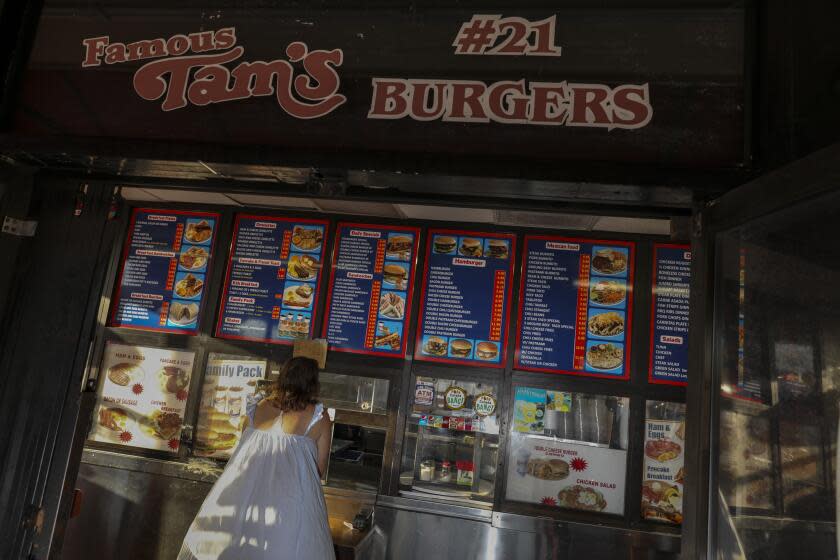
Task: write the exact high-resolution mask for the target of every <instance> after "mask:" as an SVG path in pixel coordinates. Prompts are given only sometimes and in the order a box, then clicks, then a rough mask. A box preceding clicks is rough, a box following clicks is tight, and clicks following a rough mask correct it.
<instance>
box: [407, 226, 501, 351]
mask: <svg viewBox="0 0 840 560" xmlns="http://www.w3.org/2000/svg"><path fill="white" fill-rule="evenodd" d="M438 236H446V237H453V238H455V239H456V245H455V249H454V250H453V251H451V252H450V253H448V254H441V253H436V252H435V250H434V241H435V238H436V237H438ZM465 238H472V239H479V240H481V242H482V253H483V254H482V256H480V257H466V256H464V255H462V254H460V253H459V248H460V247H461V244H462V242H463V240H464V239H465ZM490 239H494V238H490V237H483V236H482V234H481V233H469V232H464V233H451V232H447V231H441V230H431V231H430V232H429V240H428V244H429V252H428V255H429V256H428V259H427V262H426V267H427V275H428V276H427V279H426V287H425V290H424V293H423V316H422V317H421V321H420V327H419V329H418V340H417V348H416V356H417V359H420V360H443V361H455V362H465V363H473V364H474V365H491V366H494V367H499V366H500V364H501V360H502V357H503V355H504V350H505V341H506V339H507V323H508V320H507V309H508V299H509V298H510V287H511V282H512V281H513V274H512V270H511V268H512V266H511V263H512V261H513V258H514V254H513V253H514V239H513V236H510V237H505V238H503V240H504V241H505V242H506V243H507V255H506V256H505V257H504V258H496V257H488V256H486V255H487V253H488V252H489V251H488V242H489V241H490ZM457 259H474V260H476V261H483V262H484V263H485V266H484V267H473V266H463V265H458V264H455V263H456V262H457ZM497 271H504V273H505V284H504V287H503V290H502V295H501V298H502V299H501V305H502V308H501V309H502V314H501V317H500V321H501V323H500V325H499V327H500V336H499V338H498V340H493V339H492V338H493V337H491V321H492V311H493V300H494V297H496V296H497V295H498V294H497V293H495V292H494V288H495V278H496V272H497ZM432 336H435V337H439V338H443V339H444V340H446V342H447V344H449V343H450V342H451V341H452V340H455V339H459V338H463V339H466V340H469V341H470V343H471V344H472V349H471V351H470V353H469V355H468V356H466V357H461V356H453V355H452V352H451V347H449V348H448V350H447V352H446V354H445V355H442V356H436V355H433V354H430V353H428V352H427V351H426V344H427V342H428V340H429V338H430V337H432ZM481 342H492V343H494V344H496V345H497V348H498V352H497V353H496V355H495V357H493V358H489V359H481V358H479V357H478V356H477V355H476V353H475V350H476V347H477V346H478V344H479V343H481Z"/></svg>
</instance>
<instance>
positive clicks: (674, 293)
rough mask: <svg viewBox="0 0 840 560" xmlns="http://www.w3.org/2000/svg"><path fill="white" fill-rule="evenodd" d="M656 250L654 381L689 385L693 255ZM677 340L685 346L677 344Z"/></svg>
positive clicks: (685, 250) (682, 250)
mask: <svg viewBox="0 0 840 560" xmlns="http://www.w3.org/2000/svg"><path fill="white" fill-rule="evenodd" d="M655 249H656V253H655V254H656V258H655V261H654V267H655V269H656V270H655V274H656V277H655V282H654V287H655V288H654V293H653V317H652V319H651V323H652V330H653V332H652V339H651V365H650V378H651V380H653V381H666V382H678V383H685V382H687V381H688V307H689V306H688V302H689V286H690V283H691V254H690V252H689V248H688V247H665V246H661V245H656V246H655ZM663 337H664V338H666V339H667V341H665V340H663ZM677 338H679V339H682V342H680V343H677V342H675V341H676V339H677Z"/></svg>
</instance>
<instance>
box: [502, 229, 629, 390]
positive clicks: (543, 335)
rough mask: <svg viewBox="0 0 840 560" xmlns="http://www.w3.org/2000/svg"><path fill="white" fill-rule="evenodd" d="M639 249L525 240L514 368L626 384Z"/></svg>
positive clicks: (545, 237)
mask: <svg viewBox="0 0 840 560" xmlns="http://www.w3.org/2000/svg"><path fill="white" fill-rule="evenodd" d="M634 251H635V246H634V244H633V243H630V242H623V241H598V240H589V239H572V238H566V237H556V236H548V235H534V236H526V237H525V250H524V253H523V256H522V269H523V276H522V282H521V284H522V285H521V288H520V294H519V297H520V305H519V313H520V316H519V343H518V345H517V349H516V368H518V369H522V370H529V371H542V372H548V373H566V374H573V375H585V376H592V377H607V378H617V379H628V378H629V377H630V370H629V365H630V327H631V324H632V311H633V305H632V301H633V262H634Z"/></svg>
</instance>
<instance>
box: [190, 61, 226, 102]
mask: <svg viewBox="0 0 840 560" xmlns="http://www.w3.org/2000/svg"><path fill="white" fill-rule="evenodd" d="M229 79H230V73H229V72H228V70H227V68H225V67H224V66H216V65H213V66H205V67H204V68H201V69H200V70H198V71H197V72H196V73H195V80H194V81H193V83H191V84H190V86H189V88H187V98H189V100H190V103H192V104H193V105H199V106H204V105H209V104H210V103H218V102H219V101H222V100H227V97H228V94H230V93H231V92H230V90H228V81H229Z"/></svg>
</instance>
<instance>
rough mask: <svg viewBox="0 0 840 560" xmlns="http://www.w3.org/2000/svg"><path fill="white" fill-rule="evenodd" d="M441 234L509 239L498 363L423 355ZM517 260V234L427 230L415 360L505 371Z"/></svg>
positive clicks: (415, 342)
mask: <svg viewBox="0 0 840 560" xmlns="http://www.w3.org/2000/svg"><path fill="white" fill-rule="evenodd" d="M440 234H451V235H455V236H462V235H470V236H473V237H487V238H493V239H507V240H509V241H510V249H511V250H510V266H509V267H508V273H509V274H510V281H509V282H508V283H507V286H506V287H505V292H506V293H505V301H506V303H505V310H504V320H503V321H502V324H503V325H504V329H503V332H502V337H501V341H500V342H501V346H502V356H501V359H500V360H499V362H498V363H487V362H482V361H480V360H453V359H451V358H435V357H433V356H426V355H425V354H423V353H422V351H421V347H422V344H421V343H422V341H423V319H424V313H425V301H426V290H428V287H429V258H430V256H431V252H432V241H433V240H434V237H435V235H440ZM515 260H516V234H515V233H490V232H481V231H468V230H462V229H429V230H426V260H425V261H424V262H425V263H426V265H425V270H424V271H423V290H422V291H421V292H420V313H419V314H418V319H419V322H418V324H417V333H416V336H415V340H414V359H415V360H418V361H423V362H439V363H445V364H457V365H462V366H472V367H485V368H493V369H504V368H505V367H506V365H507V355H508V334H509V333H508V330H509V323H510V321H509V320H508V319H509V318H510V302H511V299H513V294H512V293H511V292H512V291H513V278H514V261H515Z"/></svg>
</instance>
